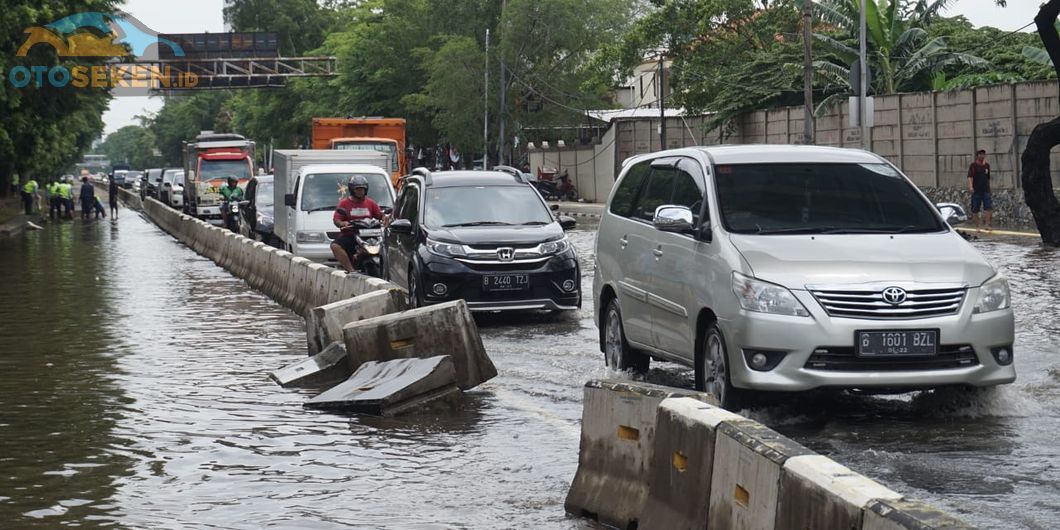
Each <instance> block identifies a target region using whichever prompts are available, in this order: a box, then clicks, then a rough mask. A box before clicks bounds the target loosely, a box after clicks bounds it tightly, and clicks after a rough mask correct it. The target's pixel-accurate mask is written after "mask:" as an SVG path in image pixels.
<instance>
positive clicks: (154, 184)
mask: <svg viewBox="0 0 1060 530" xmlns="http://www.w3.org/2000/svg"><path fill="white" fill-rule="evenodd" d="M165 171H166V170H165V169H163V168H154V169H148V170H147V171H145V172H144V175H143V179H141V180H140V198H141V199H146V198H148V197H154V198H156V199H157V198H158V184H159V182H160V181H161V180H162V174H163V173H164V172H165Z"/></svg>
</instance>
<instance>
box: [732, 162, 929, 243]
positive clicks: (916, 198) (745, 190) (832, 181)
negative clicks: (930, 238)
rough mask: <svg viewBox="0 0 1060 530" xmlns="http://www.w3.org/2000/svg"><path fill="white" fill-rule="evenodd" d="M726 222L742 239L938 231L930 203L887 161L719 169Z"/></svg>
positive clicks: (738, 166) (736, 166)
mask: <svg viewBox="0 0 1060 530" xmlns="http://www.w3.org/2000/svg"><path fill="white" fill-rule="evenodd" d="M715 180H716V182H717V188H718V203H719V206H720V208H721V217H722V223H723V224H724V225H725V228H726V229H727V230H728V231H729V232H733V233H740V234H763V235H767V234H873V233H885V234H886V233H890V234H895V233H911V232H938V231H941V230H943V229H944V228H943V226H942V224H941V221H939V219H938V216H937V215H936V213H935V212H934V211H933V208H932V206H931V205H930V204H929V203H928V202H927V201H925V200H924V198H923V197H921V196H920V194H919V193H917V191H916V189H915V188H914V187H913V185H912V184H910V183H909V181H907V180H906V179H905V178H904V177H902V175H901V174H900V173H898V171H897V170H895V169H894V168H893V167H891V166H890V165H887V164H805V163H800V164H739V165H720V166H718V167H717V168H716V177H715Z"/></svg>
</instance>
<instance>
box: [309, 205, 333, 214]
mask: <svg viewBox="0 0 1060 530" xmlns="http://www.w3.org/2000/svg"><path fill="white" fill-rule="evenodd" d="M334 209H335V207H334V206H321V207H320V208H313V209H312V210H305V211H306V212H309V213H313V212H326V211H328V210H334Z"/></svg>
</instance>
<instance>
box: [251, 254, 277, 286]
mask: <svg viewBox="0 0 1060 530" xmlns="http://www.w3.org/2000/svg"><path fill="white" fill-rule="evenodd" d="M254 248H255V250H254V255H253V257H252V258H251V262H250V267H248V269H247V283H249V284H250V285H251V287H253V288H255V289H257V290H259V291H262V292H264V291H265V282H266V281H268V278H269V262H271V261H272V255H273V253H275V252H276V249H275V248H274V247H271V246H269V245H266V244H265V243H261V242H257V243H254Z"/></svg>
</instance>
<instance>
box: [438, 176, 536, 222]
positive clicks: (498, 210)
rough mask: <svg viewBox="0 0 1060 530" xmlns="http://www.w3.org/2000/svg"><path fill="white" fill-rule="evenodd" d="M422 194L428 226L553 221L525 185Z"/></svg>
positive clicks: (462, 187)
mask: <svg viewBox="0 0 1060 530" xmlns="http://www.w3.org/2000/svg"><path fill="white" fill-rule="evenodd" d="M425 193H426V194H427V195H426V199H425V200H424V206H423V207H424V212H423V224H424V225H425V226H427V227H429V228H448V227H457V226H487V225H514V226H522V225H547V224H551V223H553V222H554V219H553V218H552V212H551V211H549V209H548V207H546V206H545V203H543V202H541V196H540V195H538V194H537V192H536V191H534V189H533V188H532V187H530V186H527V185H511V186H454V187H449V188H430V189H428V190H427V191H426V192H425Z"/></svg>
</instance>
